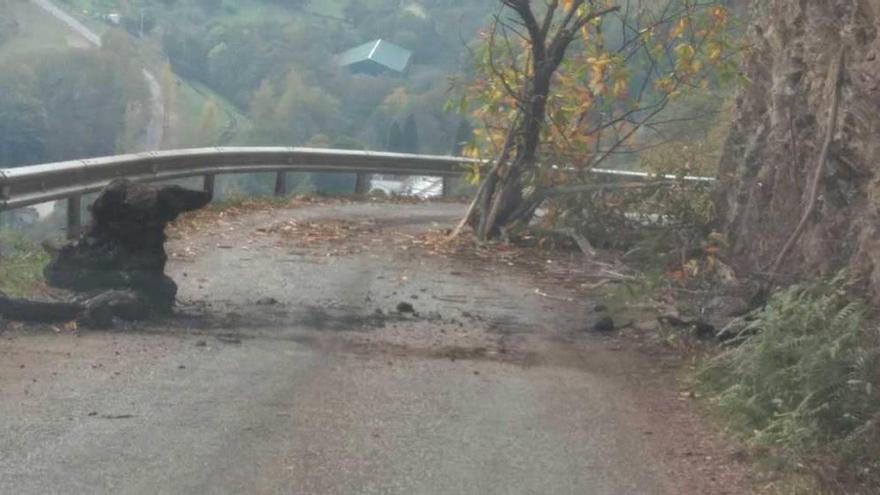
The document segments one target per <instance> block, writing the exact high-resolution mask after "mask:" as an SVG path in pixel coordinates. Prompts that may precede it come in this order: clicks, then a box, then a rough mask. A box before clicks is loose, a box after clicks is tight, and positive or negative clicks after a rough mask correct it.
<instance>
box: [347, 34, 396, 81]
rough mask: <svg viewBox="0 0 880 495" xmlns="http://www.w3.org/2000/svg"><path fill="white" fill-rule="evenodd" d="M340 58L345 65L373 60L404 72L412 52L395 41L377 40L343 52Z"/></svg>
mask: <svg viewBox="0 0 880 495" xmlns="http://www.w3.org/2000/svg"><path fill="white" fill-rule="evenodd" d="M338 60H339V64H340V65H342V66H343V67H348V66H350V65H354V64H357V63H360V62H364V61H367V60H371V61H373V62H375V63H377V64H380V65H382V66H385V67H387V68H388V69H391V70H393V71H396V72H401V73H403V72H406V70H407V69H408V68H409V63H410V61H411V60H412V52H411V51H409V50H407V49H406V48H402V47H399V46H397V45H395V44H394V43H390V42H388V41H385V40H376V41H371V42H369V43H364V44H363V45H361V46H358V47H355V48H352V49H351V50H348V51H345V52H343V53H341V54H340V55H339V57H338Z"/></svg>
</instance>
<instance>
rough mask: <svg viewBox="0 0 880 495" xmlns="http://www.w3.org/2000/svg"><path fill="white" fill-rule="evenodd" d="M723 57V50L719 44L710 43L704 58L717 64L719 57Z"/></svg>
mask: <svg viewBox="0 0 880 495" xmlns="http://www.w3.org/2000/svg"><path fill="white" fill-rule="evenodd" d="M723 55H724V50H723V48H722V47H721V44H719V43H710V44H709V49H708V51H707V53H706V57H707V58H708V59H709V62H712V63H713V64H714V63H718V61H719V60H721V57H722V56H723Z"/></svg>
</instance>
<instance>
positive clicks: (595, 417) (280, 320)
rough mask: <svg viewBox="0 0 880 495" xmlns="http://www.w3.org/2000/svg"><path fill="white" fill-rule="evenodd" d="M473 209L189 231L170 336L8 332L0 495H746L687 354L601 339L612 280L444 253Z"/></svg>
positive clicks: (314, 212) (261, 217) (284, 213)
mask: <svg viewBox="0 0 880 495" xmlns="http://www.w3.org/2000/svg"><path fill="white" fill-rule="evenodd" d="M462 211H463V206H462V205H457V204H445V203H443V204H363V203H347V202H333V203H329V204H314V205H308V204H299V205H296V206H292V207H282V208H275V209H272V210H263V209H249V210H242V211H237V212H236V211H233V212H227V213H224V214H222V215H221V214H217V213H216V212H215V213H210V212H209V213H202V214H198V215H196V216H193V217H189V218H185V219H183V220H182V221H181V222H180V223H179V225H178V227H177V229H176V230H175V231H174V232H172V238H173V240H172V242H171V243H170V245H169V252H170V253H171V254H172V262H171V273H170V275H171V276H172V277H173V278H174V279H175V280H176V281H177V282H178V283H179V285H180V294H179V300H180V303H179V304H180V309H179V313H178V315H177V316H176V317H175V318H173V319H172V320H170V321H166V322H164V323H161V324H156V323H153V324H144V325H136V326H131V327H129V328H125V329H120V330H117V331H115V332H90V331H83V330H76V329H73V328H54V329H53V328H48V329H33V328H17V329H7V330H6V331H5V332H4V333H2V335H0V356H2V358H0V418H2V419H0V446H2V448H0V493H18V494H28V493H40V494H43V493H90V494H93V493H291V494H293V493H296V494H369V493H377V494H494V493H497V494H532V493H533V494H597V495H598V494H621V495H624V494H625V495H629V494H676V495H677V494H690V493H692V494H738V493H749V491H750V487H751V486H752V482H751V481H750V480H749V476H748V474H747V473H748V466H747V465H746V464H744V463H743V459H742V455H741V453H740V452H739V451H737V450H736V449H733V448H732V447H730V446H729V445H727V444H725V442H723V441H721V440H720V439H719V437H718V436H717V435H716V434H715V433H714V432H712V431H710V430H709V429H707V428H706V427H705V425H704V423H703V422H702V421H700V419H699V415H698V414H697V412H696V410H695V409H696V405H695V404H693V403H692V401H690V399H688V398H687V397H685V396H683V394H682V390H683V389H682V388H681V385H680V383H679V382H678V381H677V378H676V377H677V376H678V372H679V370H680V369H681V366H682V363H681V362H680V361H679V360H678V358H677V357H675V356H674V355H672V354H664V353H653V354H648V353H645V352H639V351H638V350H635V349H633V348H632V346H631V345H629V344H628V343H627V342H625V341H622V340H620V339H616V338H613V337H608V336H598V335H595V334H593V333H591V332H589V331H587V330H586V329H588V328H589V327H591V326H592V324H593V322H594V320H595V318H596V317H597V316H596V314H595V313H594V312H593V308H594V306H595V305H596V301H597V300H598V293H593V292H591V291H590V289H589V287H591V286H590V285H589V284H590V280H591V279H590V277H585V278H583V279H580V278H578V277H572V276H571V275H570V274H569V275H565V274H566V273H567V272H570V271H569V270H568V269H567V268H565V267H567V266H570V265H566V263H568V264H571V263H577V264H579V266H580V269H581V270H582V271H586V270H591V269H594V270H599V269H600V268H597V267H592V268H591V267H590V266H589V265H584V264H583V261H580V260H579V259H578V258H572V257H569V258H566V259H562V260H542V261H541V262H540V265H541V266H545V267H550V268H546V269H539V268H538V264H534V263H532V264H531V265H529V264H525V265H523V264H521V263H518V261H517V259H516V256H514V255H510V256H507V255H506V254H505V253H501V254H500V255H497V256H488V257H486V258H485V259H482V258H476V259H471V260H470V261H467V260H465V259H462V258H461V257H460V256H456V255H455V254H454V253H450V252H447V251H445V250H444V249H442V248H439V247H437V246H435V245H433V244H432V242H433V241H431V239H432V236H431V235H430V234H428V235H426V234H425V233H426V232H427V231H428V230H442V229H443V228H448V227H449V226H451V225H453V223H454V221H455V219H456V217H457V216H458V215H460V214H461V213H462ZM560 267H563V268H560ZM554 273H555V274H556V276H553V274H554ZM593 280H595V279H593ZM592 290H593V291H597V290H600V289H598V288H594V289H592Z"/></svg>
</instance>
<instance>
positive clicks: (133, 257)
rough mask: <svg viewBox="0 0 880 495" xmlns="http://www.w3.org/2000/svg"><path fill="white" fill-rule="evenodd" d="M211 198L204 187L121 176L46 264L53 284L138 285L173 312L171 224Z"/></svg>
mask: <svg viewBox="0 0 880 495" xmlns="http://www.w3.org/2000/svg"><path fill="white" fill-rule="evenodd" d="M210 201H211V196H210V194H208V193H205V192H202V191H191V190H187V189H184V188H182V187H179V186H153V185H149V184H140V183H134V182H131V181H128V180H124V179H123V180H117V181H114V182H112V183H111V184H110V185H108V186H107V187H106V188H105V189H104V191H103V192H102V193H101V195H100V196H99V197H98V199H97V200H96V201H95V203H94V204H93V205H92V206H91V208H90V211H91V215H92V221H91V223H90V224H89V225H88V226H87V227H86V229H85V231H84V232H83V233H82V234H81V235H80V236H79V238H78V239H76V240H74V241H73V242H70V243H68V244H67V245H65V246H64V247H62V248H61V249H60V251H58V252H57V253H56V254H55V255H54V256H53V259H52V261H51V263H49V265H48V266H47V267H46V269H45V276H46V280H47V281H48V283H49V284H50V285H51V286H53V287H58V288H61V289H68V290H71V291H74V292H80V293H97V292H103V291H133V292H134V293H135V294H137V295H138V296H140V297H142V298H143V300H144V301H145V302H146V303H147V304H148V305H149V307H150V309H151V310H152V311H154V312H156V313H159V314H168V313H170V312H171V310H172V308H173V306H174V301H175V298H176V296H177V284H175V283H174V281H173V280H171V278H170V277H168V276H166V275H165V264H166V262H167V261H168V256H167V254H166V253H165V241H166V236H165V227H166V226H167V225H168V223H169V222H172V221H174V220H175V219H177V217H178V216H179V215H180V214H181V213H184V212H187V211H193V210H198V209H199V208H202V207H204V206H205V205H207V204H208V203H209V202H210Z"/></svg>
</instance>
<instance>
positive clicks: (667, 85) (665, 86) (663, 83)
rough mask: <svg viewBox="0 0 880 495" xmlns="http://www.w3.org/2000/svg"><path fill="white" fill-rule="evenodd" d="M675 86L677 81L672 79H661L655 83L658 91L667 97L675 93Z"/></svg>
mask: <svg viewBox="0 0 880 495" xmlns="http://www.w3.org/2000/svg"><path fill="white" fill-rule="evenodd" d="M675 86H676V85H675V81H674V80H673V79H672V78H671V77H661V78H659V79H657V80H656V81H655V82H654V87H655V88H657V91H659V92H661V93H664V94H666V95H669V94H672V92H673V91H675Z"/></svg>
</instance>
